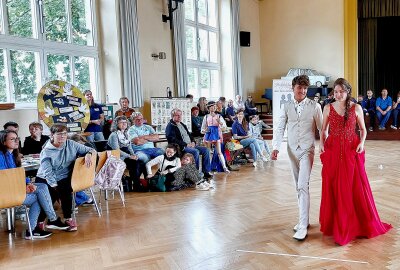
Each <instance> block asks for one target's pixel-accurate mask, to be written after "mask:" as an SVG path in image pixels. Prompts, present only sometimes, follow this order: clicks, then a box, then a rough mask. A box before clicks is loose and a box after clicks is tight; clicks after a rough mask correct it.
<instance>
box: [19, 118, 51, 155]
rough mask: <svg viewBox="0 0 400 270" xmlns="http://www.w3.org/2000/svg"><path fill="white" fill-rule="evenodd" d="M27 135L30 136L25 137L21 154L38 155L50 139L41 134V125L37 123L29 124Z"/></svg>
mask: <svg viewBox="0 0 400 270" xmlns="http://www.w3.org/2000/svg"><path fill="white" fill-rule="evenodd" d="M29 133H30V134H31V135H30V136H28V137H25V141H24V147H23V148H22V154H24V155H31V154H40V152H41V151H42V148H43V145H44V144H45V143H46V142H47V141H48V140H49V139H50V137H49V136H46V135H43V134H42V133H43V125H42V124H41V123H39V122H32V123H30V124H29Z"/></svg>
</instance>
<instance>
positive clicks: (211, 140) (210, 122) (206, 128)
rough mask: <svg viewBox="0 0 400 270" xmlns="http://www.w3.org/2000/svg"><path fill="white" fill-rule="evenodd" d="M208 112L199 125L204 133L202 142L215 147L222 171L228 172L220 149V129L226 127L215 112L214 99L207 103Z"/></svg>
mask: <svg viewBox="0 0 400 270" xmlns="http://www.w3.org/2000/svg"><path fill="white" fill-rule="evenodd" d="M207 107H208V110H209V111H210V114H208V115H206V116H205V117H204V119H203V124H202V126H201V133H203V134H205V135H204V143H205V144H206V145H207V147H208V148H210V146H211V144H213V145H215V149H216V150H217V153H218V158H219V161H220V162H221V165H222V168H223V169H224V172H226V173H229V170H228V168H227V167H226V163H225V158H224V155H223V154H222V151H221V142H222V141H223V138H222V129H225V128H226V123H225V120H224V118H223V117H222V116H221V115H220V114H217V113H216V106H215V102H214V101H210V102H209V103H208V105H207Z"/></svg>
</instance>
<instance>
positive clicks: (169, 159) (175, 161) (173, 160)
mask: <svg viewBox="0 0 400 270" xmlns="http://www.w3.org/2000/svg"><path fill="white" fill-rule="evenodd" d="M179 151H180V150H179V145H177V144H175V143H170V144H168V145H167V148H166V149H165V154H164V155H161V156H158V157H156V158H154V159H152V160H150V161H149V162H147V163H146V170H147V177H148V178H150V177H152V176H153V172H152V171H151V167H152V166H154V165H158V171H159V172H160V174H161V175H165V176H166V180H165V187H166V189H167V190H168V191H170V190H171V187H172V186H171V183H172V182H173V181H174V179H175V178H174V172H175V171H176V170H177V169H178V168H180V167H181V160H180V159H179V156H180V153H179Z"/></svg>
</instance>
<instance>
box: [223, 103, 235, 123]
mask: <svg viewBox="0 0 400 270" xmlns="http://www.w3.org/2000/svg"><path fill="white" fill-rule="evenodd" d="M224 119H225V122H226V125H227V126H228V127H231V126H232V124H233V122H234V121H235V119H236V113H235V108H234V107H233V100H232V99H230V100H229V101H228V107H227V108H226V110H225V116H224Z"/></svg>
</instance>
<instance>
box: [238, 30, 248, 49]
mask: <svg viewBox="0 0 400 270" xmlns="http://www.w3.org/2000/svg"><path fill="white" fill-rule="evenodd" d="M240 46H242V47H250V32H246V31H240Z"/></svg>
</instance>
